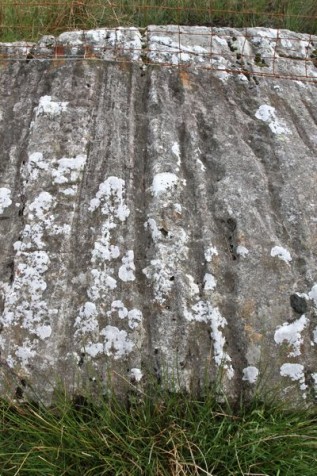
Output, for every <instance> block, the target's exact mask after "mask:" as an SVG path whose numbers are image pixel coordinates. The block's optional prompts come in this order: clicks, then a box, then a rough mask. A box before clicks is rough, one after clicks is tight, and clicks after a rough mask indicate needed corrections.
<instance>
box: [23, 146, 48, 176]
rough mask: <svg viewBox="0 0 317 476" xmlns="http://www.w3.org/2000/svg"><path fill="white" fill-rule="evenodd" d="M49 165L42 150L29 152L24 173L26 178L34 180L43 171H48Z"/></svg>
mask: <svg viewBox="0 0 317 476" xmlns="http://www.w3.org/2000/svg"><path fill="white" fill-rule="evenodd" d="M49 167H50V166H49V163H48V162H47V160H45V159H44V156H43V154H42V152H33V153H32V154H29V160H28V162H27V164H26V168H25V170H24V171H23V174H24V176H25V178H27V179H28V180H30V181H32V182H34V181H35V180H37V179H38V178H39V175H40V173H41V171H48V170H49Z"/></svg>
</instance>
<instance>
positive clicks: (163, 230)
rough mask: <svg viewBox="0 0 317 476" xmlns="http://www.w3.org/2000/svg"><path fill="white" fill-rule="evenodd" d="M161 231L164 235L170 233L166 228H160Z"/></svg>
mask: <svg viewBox="0 0 317 476" xmlns="http://www.w3.org/2000/svg"><path fill="white" fill-rule="evenodd" d="M160 232H161V233H162V235H163V236H167V235H168V231H167V230H165V228H160Z"/></svg>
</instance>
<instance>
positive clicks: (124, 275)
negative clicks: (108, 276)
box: [118, 250, 135, 282]
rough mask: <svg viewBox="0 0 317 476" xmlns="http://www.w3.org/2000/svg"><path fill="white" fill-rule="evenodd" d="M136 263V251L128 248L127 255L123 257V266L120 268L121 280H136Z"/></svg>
mask: <svg viewBox="0 0 317 476" xmlns="http://www.w3.org/2000/svg"><path fill="white" fill-rule="evenodd" d="M134 271H135V265H134V252H133V250H128V251H127V252H126V254H125V256H123V257H122V266H120V268H119V273H118V275H119V278H120V279H121V281H125V282H127V281H134V280H135V275H134Z"/></svg>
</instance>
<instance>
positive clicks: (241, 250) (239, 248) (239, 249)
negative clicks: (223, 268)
mask: <svg viewBox="0 0 317 476" xmlns="http://www.w3.org/2000/svg"><path fill="white" fill-rule="evenodd" d="M236 253H237V255H238V256H241V257H242V258H245V257H246V256H247V255H248V254H249V250H248V248H246V247H245V246H242V245H239V246H237V249H236Z"/></svg>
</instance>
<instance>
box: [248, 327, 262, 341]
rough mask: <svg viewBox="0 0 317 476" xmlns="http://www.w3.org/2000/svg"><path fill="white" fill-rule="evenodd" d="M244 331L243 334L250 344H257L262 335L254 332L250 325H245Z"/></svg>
mask: <svg viewBox="0 0 317 476" xmlns="http://www.w3.org/2000/svg"><path fill="white" fill-rule="evenodd" d="M244 330H245V332H246V333H247V335H248V337H249V339H250V340H251V342H254V343H255V342H259V341H260V340H261V339H262V337H263V335H262V334H260V333H259V332H256V331H255V330H254V329H253V327H252V326H250V324H245V326H244Z"/></svg>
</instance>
